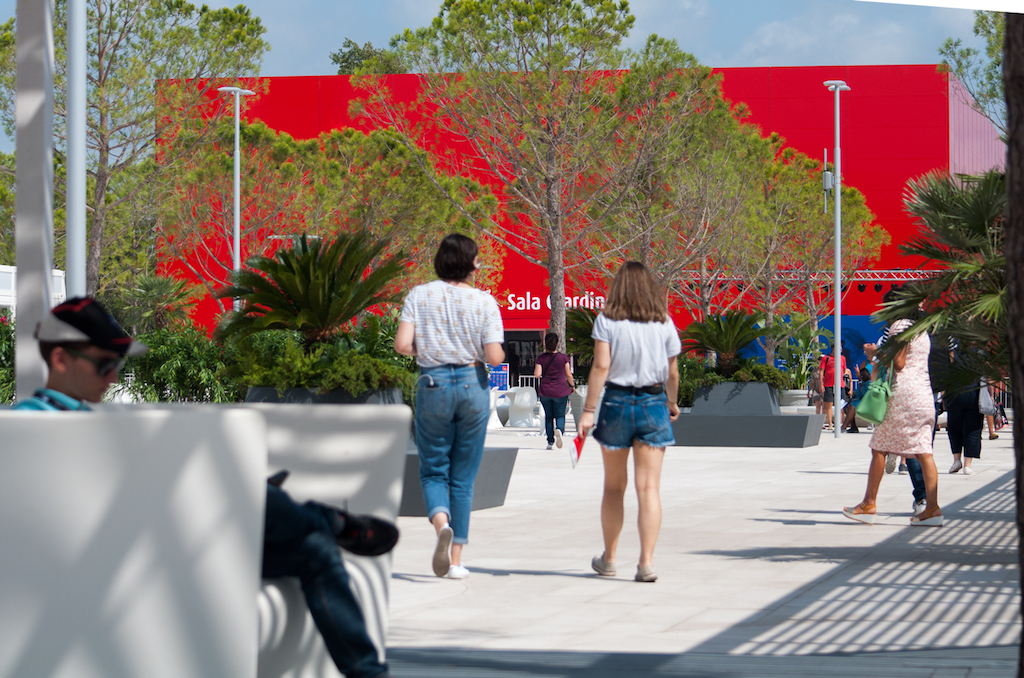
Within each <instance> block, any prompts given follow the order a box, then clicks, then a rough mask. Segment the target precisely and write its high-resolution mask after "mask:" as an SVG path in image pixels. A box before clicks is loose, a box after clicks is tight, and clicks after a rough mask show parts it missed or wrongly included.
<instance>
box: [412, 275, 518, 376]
mask: <svg viewBox="0 0 1024 678" xmlns="http://www.w3.org/2000/svg"><path fill="white" fill-rule="evenodd" d="M401 320H402V321H403V322H409V323H412V324H413V325H414V326H415V328H416V362H417V363H419V365H420V367H437V366H438V365H467V364H469V363H472V362H480V363H483V362H484V344H500V343H503V342H504V341H505V329H504V327H503V326H502V324H501V311H500V310H499V309H498V302H497V301H495V300H494V297H492V296H491V295H490V294H487V293H486V292H482V291H480V290H478V289H474V288H472V287H456V286H455V285H449V284H448V283H446V282H444V281H443V280H435V281H434V282H429V283H427V284H425V285H418V286H416V287H414V288H412V291H411V292H409V296H407V297H406V298H405V304H404V305H403V306H402V316H401Z"/></svg>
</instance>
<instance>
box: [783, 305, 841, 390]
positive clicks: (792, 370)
mask: <svg viewBox="0 0 1024 678" xmlns="http://www.w3.org/2000/svg"><path fill="white" fill-rule="evenodd" d="M802 321H803V319H802V318H793V319H791V320H790V323H791V324H798V325H799V327H798V329H797V330H796V331H792V330H790V329H789V328H788V327H787V326H786V325H780V326H777V327H778V329H779V330H782V331H783V332H785V333H787V334H788V336H787V337H786V340H785V342H786V343H784V344H780V345H779V348H778V349H777V350H776V353H777V354H778V356H779V360H780V361H781V362H782V367H783V369H785V370H786V371H787V372H789V377H790V381H791V383H792V386H793V388H801V389H802V388H807V382H808V381H809V380H810V376H811V368H812V367H814V365H816V364H817V359H818V356H819V355H821V352H822V351H823V350H824V349H825V348H826V347H827V345H828V344H830V343H831V342H832V333H831V332H830V331H828V330H826V329H818V328H813V327H811V324H810V323H807V322H803V323H802ZM801 323H802V324H801ZM823 337H824V341H822V338H823Z"/></svg>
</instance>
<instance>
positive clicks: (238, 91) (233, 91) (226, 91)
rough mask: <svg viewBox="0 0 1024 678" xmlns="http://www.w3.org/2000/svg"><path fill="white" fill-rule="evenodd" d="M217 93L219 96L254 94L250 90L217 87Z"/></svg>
mask: <svg viewBox="0 0 1024 678" xmlns="http://www.w3.org/2000/svg"><path fill="white" fill-rule="evenodd" d="M217 91H218V92H220V93H221V94H240V95H242V96H247V95H249V94H256V92H253V91H252V90H251V89H242V88H241V87H218V88H217Z"/></svg>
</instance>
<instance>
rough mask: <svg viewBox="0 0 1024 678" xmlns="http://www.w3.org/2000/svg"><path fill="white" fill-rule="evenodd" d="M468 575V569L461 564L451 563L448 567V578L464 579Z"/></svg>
mask: <svg viewBox="0 0 1024 678" xmlns="http://www.w3.org/2000/svg"><path fill="white" fill-rule="evenodd" d="M468 576H469V570H468V569H467V568H465V567H463V566H462V565H452V566H451V567H449V568H448V578H449V579H465V578H466V577H468Z"/></svg>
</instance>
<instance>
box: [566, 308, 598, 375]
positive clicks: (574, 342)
mask: <svg viewBox="0 0 1024 678" xmlns="http://www.w3.org/2000/svg"><path fill="white" fill-rule="evenodd" d="M595 320H597V311H595V310H594V309H591V308H583V307H582V306H580V307H577V308H570V309H569V310H567V311H566V312H565V343H566V347H565V350H566V353H572V354H573V355H575V356H576V357H577V358H578V359H580V360H582V361H588V362H589V361H591V360H593V359H594V338H593V337H591V336H590V335H591V334H592V333H593V332H594V321H595Z"/></svg>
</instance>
